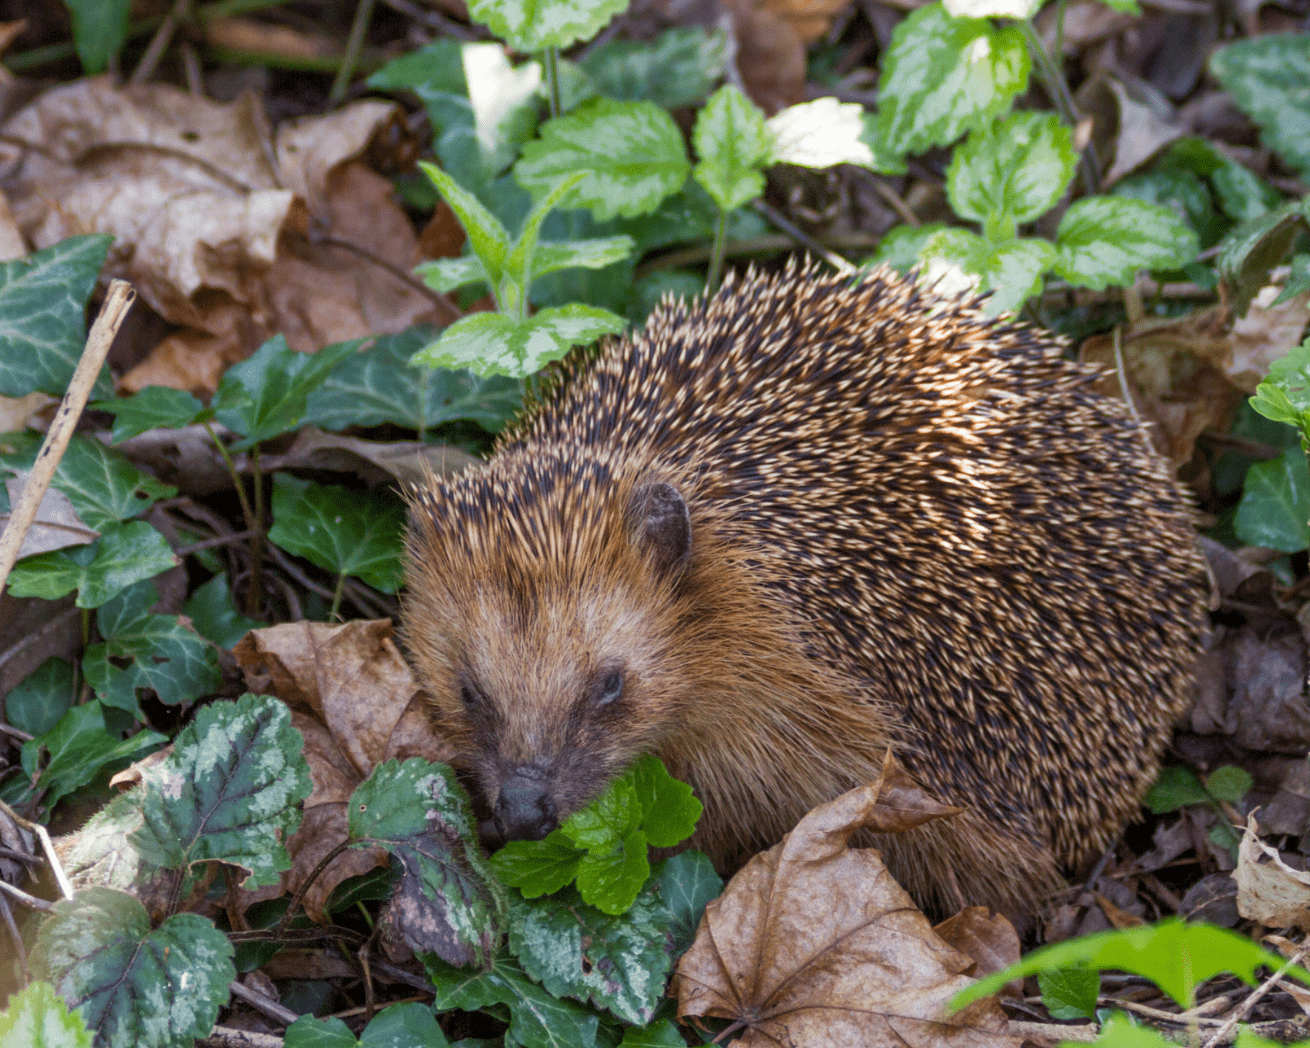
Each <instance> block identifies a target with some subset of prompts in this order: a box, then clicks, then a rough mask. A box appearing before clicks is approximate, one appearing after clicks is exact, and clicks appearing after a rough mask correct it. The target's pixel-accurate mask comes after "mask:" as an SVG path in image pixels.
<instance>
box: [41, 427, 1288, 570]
mask: <svg viewBox="0 0 1310 1048" xmlns="http://www.w3.org/2000/svg"><path fill="white" fill-rule="evenodd" d="M1307 520H1310V470H1307V468H1306V459H1305V452H1304V451H1302V450H1301V449H1300V448H1298V447H1291V448H1288V449H1287V450H1286V451H1284V452H1283V453H1282V454H1281V455H1280V456H1279V457H1278V458H1276V459H1269V460H1267V461H1264V462H1256V463H1254V464H1253V465H1252V466H1251V468H1250V469H1248V470H1247V471H1246V484H1245V485H1244V487H1243V490H1242V501H1241V502H1239V503H1238V505H1237V519H1236V521H1235V526H1236V528H1237V537H1238V538H1239V539H1241V540H1242V541H1243V542H1245V543H1246V544H1247V545H1251V546H1265V547H1267V548H1269V549H1277V550H1282V551H1283V552H1284V553H1296V552H1299V551H1300V550H1303V549H1305V548H1306V547H1307V546H1310V524H1307V523H1306V522H1307ZM47 556H48V554H47Z"/></svg>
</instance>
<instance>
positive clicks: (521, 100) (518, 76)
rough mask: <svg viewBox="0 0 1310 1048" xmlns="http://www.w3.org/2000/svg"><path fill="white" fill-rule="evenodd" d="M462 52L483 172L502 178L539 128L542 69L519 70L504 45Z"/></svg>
mask: <svg viewBox="0 0 1310 1048" xmlns="http://www.w3.org/2000/svg"><path fill="white" fill-rule="evenodd" d="M459 50H460V59H461V61H462V63H463V66H464V83H465V85H466V86H467V89H468V100H469V108H470V109H472V111H473V133H474V135H475V137H476V138H477V143H478V146H479V148H480V150H481V152H482V169H483V171H484V173H485V174H486V175H487V176H489V177H490V176H494V175H498V174H500V173H501V172H502V171H504V170H505V168H506V167H508V166H509V165H510V163H511V162H512V161H513V160H514V158H515V157H516V156H518V155H519V149H520V148H521V147H522V145H523V143H524V142H526V141H527V140H528V139H530V138H531V137H532V133H533V132H534V131H535V130H536V128H537V112H538V109H537V95H538V92H540V90H541V65H540V63H537V62H524V63H523V64H522V65H520V66H519V67H518V68H514V67H513V66H512V65H510V61H509V56H508V55H507V54H506V53H505V48H504V46H503V45H502V44H498V43H495V42H489V43H465V44H461V45H460V49H459Z"/></svg>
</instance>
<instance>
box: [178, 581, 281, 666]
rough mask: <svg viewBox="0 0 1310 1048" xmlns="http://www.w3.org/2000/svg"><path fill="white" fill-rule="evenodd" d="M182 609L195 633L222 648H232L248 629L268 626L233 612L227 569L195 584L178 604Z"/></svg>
mask: <svg viewBox="0 0 1310 1048" xmlns="http://www.w3.org/2000/svg"><path fill="white" fill-rule="evenodd" d="M182 612H183V614H185V615H186V616H187V617H188V618H190V619H191V626H192V628H193V629H194V630H195V631H196V632H197V633H199V634H200V635H201V636H202V637H204V638H205V639H206V640H209V641H212V642H213V643H214V644H217V645H218V646H219V647H220V648H225V649H231V648H234V647H235V646H236V644H237V641H239V640H240V639H241V638H242V637H244V636H245V635H246V634H247V633H249V632H250V631H251V630H254V629H261V628H262V627H265V626H267V625H268V623H267V622H261V621H260V620H259V619H251V618H247V617H246V616H245V615H242V614H241V612H239V611H237V608H236V605H235V604H234V603H233V602H232V591H231V589H229V588H228V584H227V572H219V573H218V574H217V575H215V576H214V577H213V578H212V579H210V580H209V581H208V582H206V583H204V584H203V585H200V586H197V587H196V588H195V590H194V591H192V593H191V596H190V597H188V598H187V601H186V603H185V604H183V605H182Z"/></svg>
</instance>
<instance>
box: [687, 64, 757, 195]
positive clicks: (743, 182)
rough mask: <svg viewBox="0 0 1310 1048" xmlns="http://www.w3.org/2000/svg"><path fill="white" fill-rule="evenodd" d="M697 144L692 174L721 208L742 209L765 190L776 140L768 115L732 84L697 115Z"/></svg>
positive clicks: (722, 90)
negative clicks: (773, 136)
mask: <svg viewBox="0 0 1310 1048" xmlns="http://www.w3.org/2000/svg"><path fill="white" fill-rule="evenodd" d="M692 142H693V143H694V144H695V146H696V155H697V156H698V157H699V158H700V159H699V161H698V162H697V164H696V167H695V169H694V170H693V171H692V176H693V177H694V178H695V179H696V181H697V182H699V183H700V184H701V186H702V187H704V189H705V191H706V192H707V193H709V195H710V196H711V197H713V198H714V202H715V203H716V204H717V205H718V206H719V208H720V210H723V211H732V210H735V209H736V208H739V207H742V206H744V205H746V204H748V203H750V202H751V201H752V200H754V199H755V198H756V197H758V196H760V195H761V194H762V193H763V192H764V174H763V171H762V169H763V168H764V167H765V166H766V165H767V164H768V162H769V150H770V149H771V148H772V145H773V140H772V138H771V136H770V134H769V131H768V128H767V127H766V126H765V123H764V111H763V110H761V109H760V108H759V107H758V106H757V105H756V104H755V103H754V102H752V101H751V100H750V99H749V98H747V97H746V96H745V95H744V94H742V93H741V91H740V89H738V88H737V87H735V86H734V85H732V84H725V85H724V86H723V87H721V88H719V89H718V90H717V91H715V92H714V94H712V95H710V98H709V101H708V102H706V103H705V107H704V108H703V109H702V110H701V111H700V112H699V113H698V114H697V115H696V126H695V129H694V130H693V131H692Z"/></svg>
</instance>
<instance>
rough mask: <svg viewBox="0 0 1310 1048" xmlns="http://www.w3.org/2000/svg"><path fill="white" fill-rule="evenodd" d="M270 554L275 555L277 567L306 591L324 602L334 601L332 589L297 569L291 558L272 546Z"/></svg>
mask: <svg viewBox="0 0 1310 1048" xmlns="http://www.w3.org/2000/svg"><path fill="white" fill-rule="evenodd" d="M269 552H270V553H272V554H273V560H274V561H276V562H277V566H278V567H279V568H281V569H282V570H283V571H285V572H286V573H287V574H288V575H290V576H291V577H292V578H293V579H295V580H296V581H297V582H299V583H300V584H301V585H302V586H304V587H305V589H307V590H309V591H310V592H311V593H317V594H318V595H319V596H320V597H322V598H323V599H324V600H331V599H332V591H331V590H330V589H328V588H327V587H326V586H320V585H319V584H318V583H317V582H315V581H314V580H313V579H311V578H310V577H309V576H308V575H306V574H305V573H304V572H303V571H301V570H300V569H299V568H298V567H296V565H295V563H294V562H293V561H292V560H291V558H290V557H288V556H287V555H286V554H285V553H283V552H282V551H281V550H280V549H278V548H277V547H276V546H270V547H269Z"/></svg>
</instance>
